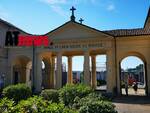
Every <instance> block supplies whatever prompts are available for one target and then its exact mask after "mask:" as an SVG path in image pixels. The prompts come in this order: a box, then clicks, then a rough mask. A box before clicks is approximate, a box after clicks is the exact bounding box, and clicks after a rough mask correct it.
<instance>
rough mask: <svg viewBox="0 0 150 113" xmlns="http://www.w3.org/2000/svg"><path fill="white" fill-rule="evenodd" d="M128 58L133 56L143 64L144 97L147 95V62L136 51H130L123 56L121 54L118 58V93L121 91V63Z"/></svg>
mask: <svg viewBox="0 0 150 113" xmlns="http://www.w3.org/2000/svg"><path fill="white" fill-rule="evenodd" d="M130 56H134V57H137V58H138V59H140V60H141V61H142V62H143V64H144V76H145V95H148V86H147V84H148V80H147V60H146V58H145V56H144V55H143V54H142V53H140V52H136V51H130V52H126V53H124V54H122V55H121V56H120V59H119V79H120V91H121V62H122V61H123V60H124V59H125V58H127V57H130Z"/></svg>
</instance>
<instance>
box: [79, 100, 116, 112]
mask: <svg viewBox="0 0 150 113" xmlns="http://www.w3.org/2000/svg"><path fill="white" fill-rule="evenodd" d="M114 108H115V106H114V105H113V104H112V103H111V102H107V101H93V102H88V103H87V104H85V105H84V106H82V107H81V108H80V109H79V113H117V111H116V110H115V109H114Z"/></svg>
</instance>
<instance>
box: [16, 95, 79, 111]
mask: <svg viewBox="0 0 150 113" xmlns="http://www.w3.org/2000/svg"><path fill="white" fill-rule="evenodd" d="M15 112H16V113H76V112H75V111H73V110H71V109H68V108H65V106H64V104H60V103H59V104H57V103H51V102H50V101H47V100H43V98H42V97H37V96H34V97H31V98H28V99H27V100H22V101H20V102H19V103H18V105H17V106H16V108H15Z"/></svg>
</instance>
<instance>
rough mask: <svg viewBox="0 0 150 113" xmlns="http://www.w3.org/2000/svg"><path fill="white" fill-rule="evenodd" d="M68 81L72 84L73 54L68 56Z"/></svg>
mask: <svg viewBox="0 0 150 113" xmlns="http://www.w3.org/2000/svg"><path fill="white" fill-rule="evenodd" d="M67 83H69V84H72V83H73V82H72V56H69V57H68V77H67Z"/></svg>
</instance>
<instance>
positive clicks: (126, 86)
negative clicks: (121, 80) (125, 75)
mask: <svg viewBox="0 0 150 113" xmlns="http://www.w3.org/2000/svg"><path fill="white" fill-rule="evenodd" d="M125 92H126V96H128V82H127V81H125Z"/></svg>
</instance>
